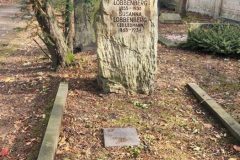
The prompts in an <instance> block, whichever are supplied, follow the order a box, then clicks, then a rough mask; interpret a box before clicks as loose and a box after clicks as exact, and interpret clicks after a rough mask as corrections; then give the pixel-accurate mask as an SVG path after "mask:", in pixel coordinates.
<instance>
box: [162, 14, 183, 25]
mask: <svg viewBox="0 0 240 160" xmlns="http://www.w3.org/2000/svg"><path fill="white" fill-rule="evenodd" d="M159 21H160V22H161V23H182V18H181V16H180V14H177V13H161V15H160V16H159Z"/></svg>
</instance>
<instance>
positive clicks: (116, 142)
mask: <svg viewBox="0 0 240 160" xmlns="http://www.w3.org/2000/svg"><path fill="white" fill-rule="evenodd" d="M103 134H104V145H105V147H121V146H137V145H139V144H140V140H139V137H138V135H137V130H136V129H135V128H104V129H103Z"/></svg>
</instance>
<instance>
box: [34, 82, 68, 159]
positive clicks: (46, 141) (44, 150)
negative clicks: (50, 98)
mask: <svg viewBox="0 0 240 160" xmlns="http://www.w3.org/2000/svg"><path fill="white" fill-rule="evenodd" d="M67 94H68V84H67V83H60V85H59V88H58V93H57V96H56V99H55V101H54V105H53V109H52V113H51V116H50V118H49V121H48V126H47V129H46V132H45V135H44V138H43V142H42V146H41V149H40V152H39V155H38V159H37V160H54V156H55V152H56V149H57V144H58V138H59V134H60V127H61V122H62V117H63V113H64V109H65V103H66V99H67Z"/></svg>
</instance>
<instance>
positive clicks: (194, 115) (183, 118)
mask: <svg viewBox="0 0 240 160" xmlns="http://www.w3.org/2000/svg"><path fill="white" fill-rule="evenodd" d="M158 54H159V55H158V56H159V57H158V59H159V67H158V68H159V69H158V74H157V79H156V88H155V92H154V93H153V95H151V96H144V95H115V94H107V95H105V94H102V92H101V90H99V88H98V87H97V82H96V74H97V59H96V55H95V54H94V53H91V54H90V53H85V54H81V55H79V57H78V59H79V60H80V62H81V63H80V64H81V65H80V66H79V67H78V68H77V69H76V68H72V69H70V70H67V71H64V72H65V73H66V74H67V75H68V76H65V77H67V79H68V80H69V83H70V91H69V95H68V102H67V108H66V113H65V115H64V121H63V130H62V133H61V139H60V142H59V147H58V151H57V157H56V159H64V158H67V159H135V158H137V159H229V158H235V159H237V158H238V157H240V155H239V152H237V151H236V150H234V148H233V146H234V145H236V144H237V142H236V141H235V140H234V139H233V138H232V137H231V136H230V135H229V133H228V132H227V131H226V130H225V129H224V128H223V127H222V125H221V124H220V123H219V121H218V120H217V119H215V118H214V116H213V115H211V114H210V113H209V112H208V111H207V110H205V109H204V108H203V107H202V106H200V105H199V103H198V102H197V101H196V100H195V98H194V97H193V96H192V94H191V93H190V92H189V91H188V90H187V88H186V84H187V83H189V82H195V83H198V84H199V85H200V86H202V87H204V89H205V90H206V91H207V92H209V93H210V95H211V96H213V97H214V98H216V99H217V101H218V102H220V104H222V105H223V106H225V108H226V109H227V110H228V111H231V114H232V115H233V116H234V117H235V118H236V119H237V120H238V121H240V119H239V117H238V115H239V114H238V113H239V110H240V108H239V102H238V101H237V99H239V89H238V88H236V86H238V84H239V80H240V79H239V78H240V77H239V74H238V73H239V67H240V62H239V61H238V60H235V59H222V58H218V57H214V56H209V55H202V54H198V53H194V52H190V51H183V50H179V49H169V48H166V47H164V46H162V45H159V51H158ZM69 73H71V74H69ZM76 77H77V78H76ZM226 92H228V93H229V94H228V96H225V93H226ZM228 103H231V104H232V107H231V109H230V108H229V107H228ZM233 110H234V112H232V111H233ZM127 126H131V127H136V128H137V130H138V133H139V136H140V139H141V145H140V146H139V147H137V148H131V147H125V148H104V147H103V135H102V128H107V127H127Z"/></svg>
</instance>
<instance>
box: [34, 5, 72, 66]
mask: <svg viewBox="0 0 240 160" xmlns="http://www.w3.org/2000/svg"><path fill="white" fill-rule="evenodd" d="M31 3H32V4H33V9H34V11H35V15H36V18H37V21H38V23H39V25H40V27H41V29H42V32H43V36H44V38H43V39H42V40H43V41H44V43H45V44H46V46H47V48H48V50H49V52H50V55H51V60H52V66H53V67H54V68H55V69H56V68H57V67H58V66H62V67H65V66H66V65H68V63H69V61H68V59H67V55H68V54H70V53H71V50H70V49H69V48H68V45H67V43H66V41H65V37H64V33H63V30H62V29H61V28H59V26H58V23H57V19H56V17H55V15H54V10H53V8H52V4H51V3H50V2H49V1H45V2H43V3H42V2H41V1H39V0H31Z"/></svg>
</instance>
